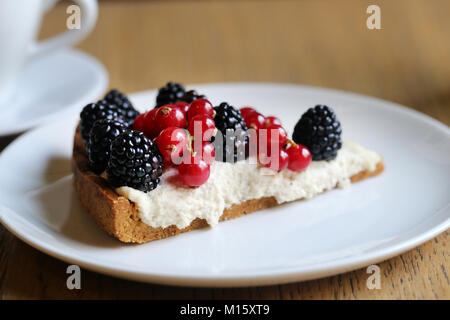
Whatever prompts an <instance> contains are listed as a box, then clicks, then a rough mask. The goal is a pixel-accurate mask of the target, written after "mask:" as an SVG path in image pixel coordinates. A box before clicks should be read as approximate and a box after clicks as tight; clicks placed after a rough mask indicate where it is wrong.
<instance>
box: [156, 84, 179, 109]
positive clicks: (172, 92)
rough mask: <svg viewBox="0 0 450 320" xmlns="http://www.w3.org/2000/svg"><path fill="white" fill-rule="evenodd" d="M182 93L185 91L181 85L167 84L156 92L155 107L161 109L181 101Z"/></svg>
mask: <svg viewBox="0 0 450 320" xmlns="http://www.w3.org/2000/svg"><path fill="white" fill-rule="evenodd" d="M184 93H185V90H184V87H183V85H181V84H179V83H174V82H168V83H167V84H166V85H165V86H164V87H162V88H160V89H159V91H158V96H157V97H156V107H161V106H163V105H165V104H171V103H175V102H177V101H182V98H183V95H184Z"/></svg>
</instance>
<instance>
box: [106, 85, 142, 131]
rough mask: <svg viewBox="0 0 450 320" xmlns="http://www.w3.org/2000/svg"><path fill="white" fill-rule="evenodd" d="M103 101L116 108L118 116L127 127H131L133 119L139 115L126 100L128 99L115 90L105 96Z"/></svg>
mask: <svg viewBox="0 0 450 320" xmlns="http://www.w3.org/2000/svg"><path fill="white" fill-rule="evenodd" d="M104 100H105V101H107V102H108V103H110V104H114V105H115V106H116V107H117V111H118V112H119V115H120V116H121V117H122V118H123V119H124V121H125V122H126V123H127V124H128V126H131V125H132V124H133V121H134V119H135V118H136V117H137V116H138V115H139V112H138V111H137V110H136V109H134V107H133V105H132V104H131V102H130V100H128V97H127V96H126V95H124V94H123V93H122V92H120V91H118V90H116V89H113V90H111V91H109V92H108V93H107V94H106V95H105V97H104Z"/></svg>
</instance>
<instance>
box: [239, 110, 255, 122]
mask: <svg viewBox="0 0 450 320" xmlns="http://www.w3.org/2000/svg"><path fill="white" fill-rule="evenodd" d="M239 111H241V115H242V118H244V120H245V117H246V116H247V114H249V113H251V112H256V110H255V109H253V108H252V107H243V108H241V109H239Z"/></svg>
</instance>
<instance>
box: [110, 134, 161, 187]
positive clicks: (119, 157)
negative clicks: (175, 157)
mask: <svg viewBox="0 0 450 320" xmlns="http://www.w3.org/2000/svg"><path fill="white" fill-rule="evenodd" d="M162 161H163V159H162V156H161V154H160V153H159V151H158V148H156V146H155V145H154V144H153V142H152V141H151V140H149V139H147V138H146V137H145V136H144V134H143V133H142V132H139V131H134V130H128V131H127V132H124V133H121V134H120V135H119V136H117V137H116V138H115V139H114V141H113V142H112V144H111V155H110V158H109V162H108V166H107V167H106V173H107V176H108V181H109V182H110V183H111V185H112V186H113V187H121V186H128V187H131V188H134V189H138V190H141V191H144V192H147V191H150V190H153V189H155V188H156V187H157V185H158V184H159V181H160V180H159V177H160V176H161V174H162V170H163V165H162Z"/></svg>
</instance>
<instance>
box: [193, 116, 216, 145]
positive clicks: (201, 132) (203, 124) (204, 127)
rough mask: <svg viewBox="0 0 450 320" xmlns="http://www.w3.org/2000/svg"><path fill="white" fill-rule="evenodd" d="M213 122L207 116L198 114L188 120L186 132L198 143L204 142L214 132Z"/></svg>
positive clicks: (214, 125)
mask: <svg viewBox="0 0 450 320" xmlns="http://www.w3.org/2000/svg"><path fill="white" fill-rule="evenodd" d="M215 129H216V124H215V123H214V120H213V119H212V118H211V117H210V116H207V115H204V114H199V115H196V116H195V117H193V118H192V119H190V120H189V125H188V131H189V133H190V134H191V135H192V136H193V137H194V139H195V140H198V141H206V140H209V139H211V137H212V136H213V135H214V134H215V132H216V130H215Z"/></svg>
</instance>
